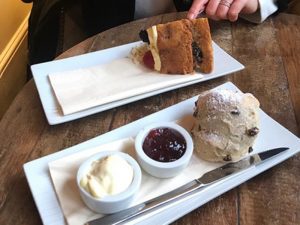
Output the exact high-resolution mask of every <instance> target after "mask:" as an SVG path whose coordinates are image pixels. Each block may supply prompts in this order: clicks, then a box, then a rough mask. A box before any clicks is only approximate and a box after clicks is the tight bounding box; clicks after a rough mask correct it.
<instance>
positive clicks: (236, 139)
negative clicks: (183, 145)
mask: <svg viewBox="0 0 300 225" xmlns="http://www.w3.org/2000/svg"><path fill="white" fill-rule="evenodd" d="M194 117H195V124H194V127H193V129H192V136H193V140H194V148H195V151H196V152H197V154H198V155H199V156H200V158H202V159H204V160H207V161H212V162H224V161H238V160H240V159H241V158H242V157H244V156H245V155H247V154H248V152H250V151H251V150H252V146H253V144H254V141H255V139H256V137H257V134H258V132H259V102H258V100H257V99H256V98H255V97H254V96H253V95H252V94H250V93H246V94H244V93H238V92H234V91H230V90H224V89H223V90H212V91H208V92H204V93H203V94H201V95H200V96H199V98H198V101H197V102H196V109H195V112H194Z"/></svg>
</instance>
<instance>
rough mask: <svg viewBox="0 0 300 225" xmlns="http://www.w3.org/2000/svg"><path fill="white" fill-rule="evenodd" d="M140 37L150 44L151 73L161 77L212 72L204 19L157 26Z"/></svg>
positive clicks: (207, 34) (206, 26) (184, 20)
mask: <svg viewBox="0 0 300 225" xmlns="http://www.w3.org/2000/svg"><path fill="white" fill-rule="evenodd" d="M140 37H141V39H142V40H143V41H145V42H148V43H149V47H150V50H151V53H152V57H153V61H154V69H155V70H157V71H159V72H161V73H167V74H191V73H194V71H195V70H196V71H199V72H202V73H210V72H211V71H212V70H213V50H212V40H211V35H210V28H209V24H208V20H207V19H206V18H199V19H195V20H187V19H182V20H178V21H174V22H169V23H166V24H158V25H155V26H152V27H150V28H148V29H147V30H146V31H145V30H144V31H141V33H140Z"/></svg>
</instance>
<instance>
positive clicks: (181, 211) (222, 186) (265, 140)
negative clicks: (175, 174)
mask: <svg viewBox="0 0 300 225" xmlns="http://www.w3.org/2000/svg"><path fill="white" fill-rule="evenodd" d="M217 88H227V89H231V90H238V89H237V87H236V86H234V85H233V84H232V83H230V82H228V83H225V84H223V85H221V86H219V87H217ZM196 99H197V96H195V97H193V98H190V99H188V100H185V101H183V102H180V103H178V104H176V105H173V106H171V107H168V108H166V109H164V110H161V111H159V112H156V113H154V114H151V115H149V116H146V117H144V118H142V119H139V120H137V121H135V122H132V123H130V124H128V125H125V126H123V127H120V128H118V129H115V130H113V131H110V132H108V133H106V134H103V135H101V136H98V137H95V138H93V139H91V140H89V141H86V142H83V143H81V144H78V145H75V146H73V147H70V148H68V149H65V150H63V151H59V152H57V153H54V154H51V155H48V156H45V157H42V158H40V159H36V160H34V161H31V162H28V163H26V164H25V165H24V171H25V175H26V178H27V181H28V184H29V187H30V189H31V192H32V195H33V198H34V201H35V203H36V205H37V208H38V211H39V213H40V216H41V219H42V221H43V223H44V224H45V225H50V224H51V225H54V224H55V225H64V224H65V220H64V217H63V213H62V211H61V208H60V206H59V203H58V200H57V198H56V194H55V191H54V188H53V186H52V182H51V178H50V174H49V170H48V163H49V162H51V161H54V160H57V159H59V158H62V157H64V156H67V155H71V154H73V153H75V152H79V151H83V150H85V149H88V148H93V147H95V146H99V145H102V144H105V143H108V142H111V141H115V140H118V139H122V138H126V137H129V136H133V137H134V136H135V135H136V134H137V132H138V131H139V130H141V129H142V128H143V127H145V126H146V125H148V124H151V123H154V122H162V121H164V122H168V121H175V120H177V119H179V118H181V117H183V116H184V115H191V114H192V113H193V107H194V102H195V101H196ZM260 118H261V127H260V134H259V136H258V138H257V140H256V143H255V146H254V152H260V151H265V150H267V149H271V148H276V147H283V146H285V147H289V148H290V150H288V151H286V152H284V153H282V154H281V156H280V157H275V158H272V159H270V160H268V161H267V162H265V163H263V164H260V165H258V166H256V167H251V168H249V169H247V170H246V171H245V172H243V173H242V174H239V175H236V176H233V177H230V176H229V177H228V178H226V179H224V180H221V181H219V182H216V183H214V184H213V185H210V186H209V187H207V188H205V189H203V190H202V191H201V192H199V193H197V194H195V195H193V196H190V198H188V199H186V200H184V201H179V202H176V203H173V204H171V205H169V206H167V207H164V208H162V209H161V210H159V211H154V212H153V213H151V214H148V215H146V216H143V217H141V218H139V219H138V220H135V221H133V222H132V223H134V224H143V225H144V224H168V223H171V222H172V221H174V220H176V219H178V218H180V217H182V216H183V215H185V214H187V213H188V212H190V211H192V210H194V209H196V208H198V207H199V206H201V205H203V204H205V203H206V202H208V201H210V200H212V199H214V198H215V197H217V196H219V195H221V194H223V193H225V192H226V191H228V190H230V189H232V188H234V187H236V186H238V185H239V184H241V183H243V182H245V181H247V180H248V179H250V178H252V177H254V176H256V175H257V174H259V173H261V172H263V171H265V170H267V169H269V168H271V167H272V166H274V165H276V164H278V163H280V162H282V161H284V160H286V159H288V158H289V157H291V156H293V155H294V154H296V153H298V152H300V139H299V138H298V137H296V136H295V135H293V134H292V133H291V132H290V131H288V130H287V129H285V128H284V127H283V126H281V125H280V124H279V123H277V122H276V121H275V120H273V119H272V118H271V117H269V116H268V115H267V114H265V113H264V112H263V111H260ZM55 150H56V149H55Z"/></svg>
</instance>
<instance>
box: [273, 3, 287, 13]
mask: <svg viewBox="0 0 300 225" xmlns="http://www.w3.org/2000/svg"><path fill="white" fill-rule="evenodd" d="M289 2H290V1H289V0H277V2H276V5H277V6H278V11H277V13H279V12H283V11H285V10H287V8H288V5H289Z"/></svg>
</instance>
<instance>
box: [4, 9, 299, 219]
mask: <svg viewBox="0 0 300 225" xmlns="http://www.w3.org/2000/svg"><path fill="white" fill-rule="evenodd" d="M184 16H185V15H184V14H176V13H175V14H168V15H163V16H158V17H154V18H150V19H144V20H139V21H136V22H132V23H129V24H126V25H123V26H120V27H117V28H114V29H111V30H108V31H106V32H103V33H101V34H99V35H96V36H94V37H92V38H90V39H87V40H86V41H84V42H82V43H80V44H79V45H77V46H75V47H73V48H72V49H70V50H69V51H66V52H65V53H64V54H62V55H61V56H60V57H59V58H64V57H69V56H73V55H77V54H82V53H86V52H91V51H95V50H99V49H104V48H109V47H112V46H117V45H121V44H125V43H129V42H132V41H136V40H138V31H139V30H140V29H141V28H146V27H149V26H150V25H152V24H156V23H160V22H166V21H170V20H175V19H179V18H182V17H184ZM211 30H212V36H213V39H214V41H215V42H216V43H217V44H219V45H220V46H221V47H222V48H223V49H225V50H226V51H227V52H228V53H230V54H231V55H232V56H233V57H235V58H236V59H237V60H239V61H240V62H241V63H243V64H244V65H245V67H246V69H244V70H243V71H240V72H238V73H234V74H231V75H228V76H225V77H222V78H218V79H215V80H211V81H208V82H204V83H200V84H195V85H192V86H189V87H185V88H181V89H179V90H174V91H170V92H167V93H163V94H160V95H158V96H154V97H151V98H147V99H144V100H141V101H138V102H134V103H131V104H128V105H124V106H121V107H118V108H115V109H112V110H108V111H105V112H101V113H97V114H95V115H92V116H89V117H86V118H83V119H79V120H76V121H72V122H68V123H65V124H60V125H55V126H50V125H48V123H47V121H46V118H45V115H44V112H43V109H42V106H41V102H40V99H39V97H38V93H37V90H36V87H35V85H34V82H33V81H32V80H31V81H29V82H28V83H27V85H26V86H25V87H24V88H23V90H22V91H21V92H20V93H19V95H18V96H17V97H16V99H15V100H14V102H13V103H12V105H11V106H10V108H9V110H8V111H7V113H6V114H5V115H4V117H3V119H2V120H1V123H0V172H1V180H0V224H18V225H21V224H26V225H27V224H31V225H34V224H41V220H40V218H39V214H38V212H37V209H36V207H35V204H34V201H33V198H32V195H31V192H30V190H29V188H28V185H27V181H26V179H25V176H24V173H23V170H22V165H23V164H24V163H26V162H28V161H31V160H33V159H37V158H40V157H42V156H45V155H48V154H51V153H54V152H56V151H59V150H61V149H65V148H68V147H70V146H73V145H76V144H78V143H80V142H83V141H86V140H88V139H90V138H93V137H95V136H98V135H101V134H104V133H106V132H108V131H110V130H112V129H115V128H118V127H120V126H122V125H125V124H127V123H130V122H132V121H135V120H137V119H139V118H142V117H144V116H146V115H148V114H150V113H153V112H156V111H158V110H161V109H164V108H166V107H168V106H171V105H173V104H174V103H177V102H180V101H182V100H185V99H187V98H190V97H192V96H195V95H197V94H199V93H200V92H202V91H204V90H207V89H210V88H213V87H215V86H217V85H220V84H222V83H224V82H226V81H232V82H233V83H234V84H235V85H237V86H238V87H239V88H240V89H241V90H242V91H244V92H251V93H253V94H254V95H255V96H256V97H257V98H258V99H259V101H260V103H261V108H262V109H263V110H264V111H265V112H266V113H268V114H269V115H270V116H271V117H273V118H274V119H275V120H277V121H278V122H279V123H281V124H282V125H283V126H285V127H286V128H288V129H289V130H290V131H291V132H293V133H294V134H296V135H298V136H299V134H300V133H299V131H300V17H299V16H294V15H288V14H280V15H278V16H277V17H275V18H272V19H269V20H267V21H266V22H264V23H263V24H261V25H253V24H250V23H248V22H245V21H238V22H237V23H229V22H225V21H223V22H211ZM128 31H130V32H128ZM174 224H202V225H204V224H208V225H211V224H220V225H221V224H232V225H233V224H243V225H245V224H249V225H253V224H257V225H261V224H282V225H287V224H294V225H296V224H300V155H299V154H298V155H296V156H294V157H292V158H291V159H289V160H287V161H285V162H283V163H282V164H280V165H278V166H276V167H274V168H272V169H270V170H269V171H267V172H265V173H263V174H261V175H259V176H257V177H255V178H254V179H252V180H249V181H248V182H246V183H244V184H242V185H240V186H239V187H237V188H235V189H233V190H231V191H229V192H227V193H226V194H224V195H222V196H220V197H218V198H216V199H215V200H213V201H211V202H209V203H207V204H206V205H204V206H202V207H201V208H198V209H196V210H194V211H193V212H191V213H189V214H188V215H186V216H184V217H183V218H181V219H179V220H178V221H176V222H174Z"/></svg>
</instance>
